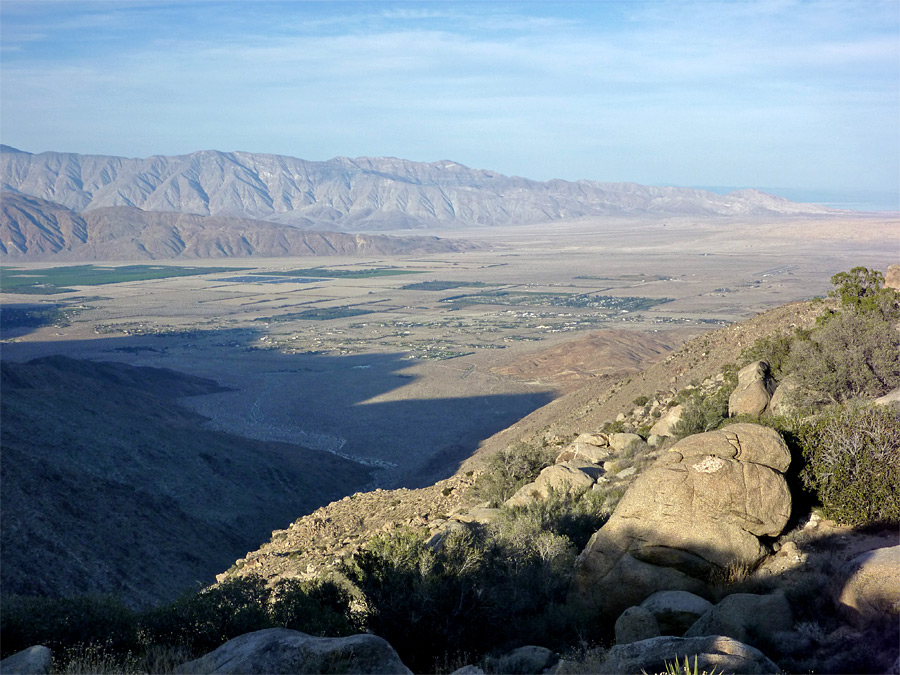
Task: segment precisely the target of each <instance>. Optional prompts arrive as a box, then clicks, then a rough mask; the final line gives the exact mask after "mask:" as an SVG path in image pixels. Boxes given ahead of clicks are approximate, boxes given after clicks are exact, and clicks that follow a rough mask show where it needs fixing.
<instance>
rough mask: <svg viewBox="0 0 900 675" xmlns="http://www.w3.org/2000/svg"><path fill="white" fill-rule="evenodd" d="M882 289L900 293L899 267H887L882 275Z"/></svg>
mask: <svg viewBox="0 0 900 675" xmlns="http://www.w3.org/2000/svg"><path fill="white" fill-rule="evenodd" d="M884 287H885V288H893V289H894V290H897V291H900V265H888V268H887V272H886V273H885V275H884Z"/></svg>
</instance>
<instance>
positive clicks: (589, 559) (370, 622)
mask: <svg viewBox="0 0 900 675" xmlns="http://www.w3.org/2000/svg"><path fill="white" fill-rule="evenodd" d="M892 275H897V276H898V277H900V269H897V270H891V273H890V274H889V275H888V280H889V282H890V283H891V284H894V283H896V285H897V286H900V278H898V279H897V280H896V282H895V281H893V276H892ZM835 280H836V281H835V283H836V285H837V284H838V283H842V284H843V285H841V286H840V287H839V288H840V290H841V294H840V295H839V298H840V302H838V301H837V297H838V294H835V295H836V299H835V301H834V302H832V303H830V304H825V303H820V304H819V305H818V306H815V305H812V304H803V305H795V306H789V307H782V308H778V309H777V310H774V311H772V312H769V313H766V314H765V315H762V316H760V317H757V318H756V319H754V320H752V321H750V322H747V323H746V324H742V325H741V326H732V327H729V328H727V329H723V330H722V331H717V332H716V333H713V334H710V335H707V336H703V337H701V338H697V339H695V340H693V341H692V342H690V343H688V344H687V345H685V347H684V348H682V349H681V350H679V351H678V352H677V353H675V354H672V355H670V356H669V357H667V358H666V359H665V361H664V362H662V363H658V364H656V365H654V366H652V367H651V368H650V369H648V370H647V371H645V372H644V373H641V374H640V375H639V376H632V377H631V378H630V379H627V380H623V381H621V382H620V383H619V384H618V385H616V386H614V387H613V388H611V389H610V390H609V391H607V392H605V395H603V396H601V397H591V396H590V394H588V393H585V392H575V393H573V394H570V395H567V396H566V397H563V398H562V399H560V400H558V401H556V402H554V403H553V404H551V405H550V406H548V408H550V409H551V411H552V412H547V411H544V416H541V415H532V416H530V417H531V419H528V418H526V420H523V422H522V423H521V424H520V425H517V427H515V428H513V429H511V430H507V431H506V432H503V433H502V434H498V436H497V437H495V439H492V440H491V441H490V442H489V443H486V444H485V445H486V448H487V447H489V446H490V445H491V444H492V443H493V444H495V445H501V450H498V451H495V452H494V453H493V454H491V455H489V456H482V457H477V458H475V459H473V461H472V462H471V463H470V464H469V465H467V466H465V467H463V469H462V470H461V471H460V473H459V474H457V475H456V476H454V477H453V478H451V479H448V480H446V481H442V482H440V483H438V484H436V485H434V486H431V487H428V488H425V489H421V490H396V491H383V490H378V491H375V492H369V493H358V494H355V495H352V496H349V497H345V498H343V499H342V500H340V501H338V502H334V503H332V504H329V505H328V506H325V507H322V508H320V509H318V510H317V511H316V512H314V513H312V514H310V515H309V516H305V517H303V518H301V519H299V520H297V521H295V522H294V523H293V524H292V525H291V526H290V527H289V528H287V529H286V530H279V531H276V532H274V533H273V536H272V539H271V540H270V541H269V542H268V543H267V544H265V545H264V546H263V547H262V548H261V549H259V550H258V551H255V552H251V553H248V554H247V555H246V556H245V557H243V558H241V559H239V560H238V561H237V562H236V563H235V565H234V566H233V567H232V568H231V569H230V570H228V571H227V572H225V573H224V574H222V575H220V576H219V578H218V579H219V586H218V587H217V588H218V589H220V590H221V591H222V592H225V593H228V592H233V590H234V589H239V588H241V587H242V586H241V585H240V584H241V583H243V584H244V586H243V587H244V588H254V586H253V584H258V586H256V587H255V588H256V589H257V592H259V591H261V590H262V589H263V588H265V587H269V588H274V589H275V591H276V593H275V595H274V596H272V597H273V598H274V600H273V602H276V603H277V602H278V592H280V591H279V589H284V588H288V587H290V584H291V583H296V584H299V587H301V588H312V589H313V590H312V591H310V592H317V593H321V590H322V587H316V586H309V587H303V586H302V584H303V583H306V582H311V581H313V580H315V583H319V582H320V581H321V580H323V579H326V580H328V583H330V584H336V586H335V587H338V586H342V587H343V588H345V589H346V588H352V594H353V595H352V604H351V605H347V607H346V608H347V609H350V608H351V607H355V609H354V610H353V611H356V612H359V613H360V614H362V615H364V616H365V617H366V622H367V623H366V626H367V627H369V628H370V629H371V630H372V632H374V633H375V634H376V635H378V636H379V637H376V636H375V635H349V636H346V637H318V636H313V635H311V634H307V633H306V632H300V631H297V630H288V629H285V628H273V627H271V624H269V626H270V627H268V628H267V629H265V630H255V631H253V630H245V631H240V634H239V633H237V632H235V633H232V634H231V635H230V636H229V637H233V639H231V640H229V641H227V642H225V643H224V644H221V646H219V647H218V648H216V649H214V650H212V651H209V653H205V654H193V655H192V656H194V657H199V658H194V659H192V660H187V659H182V662H181V664H180V665H179V666H178V667H177V668H176V669H175V672H185V673H187V672H190V673H238V672H259V673H262V672H266V673H288V672H348V671H349V672H371V673H383V672H410V671H409V670H408V669H407V666H412V667H413V668H414V669H415V670H416V672H433V671H440V672H447V673H451V672H452V673H456V675H464V674H465V675H477V674H478V673H485V672H490V673H560V674H562V673H585V672H591V673H641V672H650V673H660V672H667V671H668V672H671V670H670V669H671V668H672V667H673V663H674V661H675V660H676V659H680V658H683V657H688V658H689V665H688V666H686V667H685V670H688V669H690V670H691V672H694V670H696V671H698V672H699V671H700V670H703V671H705V672H730V673H779V672H825V673H839V672H876V673H884V672H890V673H898V672H900V640H898V637H897V636H898V630H900V587H898V585H897V583H896V581H897V579H898V578H900V533H898V530H897V527H896V523H897V521H898V520H900V491H898V484H900V473H898V468H897V467H898V466H900V462H898V460H900V457H898V453H900V408H898V400H900V335H898V320H900V296H898V295H897V293H896V292H894V291H893V290H891V289H892V288H893V287H894V286H888V287H886V289H882V288H881V284H880V281H881V277H880V275H877V274H872V273H870V272H869V271H868V270H864V269H862V268H856V269H855V270H853V271H851V273H850V274H849V275H845V276H844V277H841V275H837V276H836V277H835ZM848 280H849V281H848ZM856 282H859V284H860V285H858V286H853V284H854V283H856ZM866 284H868V285H866ZM817 316H818V317H821V318H819V320H818V321H817V320H816V317H817ZM798 328H799V329H802V330H799V331H797V330H795V329H798ZM848 336H851V337H852V339H853V342H852V346H853V349H852V350H849V349H848V348H847V345H848V344H851V343H848V339H850V338H848ZM835 345H837V349H834V347H835ZM748 348H749V349H748ZM763 353H764V354H765V355H766V358H767V360H764V359H761V358H758V356H759V355H760V354H763ZM754 355H755V356H754ZM860 355H863V356H865V358H866V359H867V360H866V361H865V364H862V362H857V361H853V360H852V359H854V358H857V357H858V356H860ZM811 356H812V358H811ZM829 359H832V360H834V359H837V360H836V361H835V362H834V363H833V364H831V370H828V369H826V370H824V371H823V372H824V373H825V375H827V376H828V377H823V376H822V375H817V376H815V377H812V376H810V373H812V372H813V371H814V370H815V369H816V368H818V367H820V365H821V362H824V361H827V360H829ZM736 361H737V362H738V363H735V362H736ZM798 364H800V366H802V368H803V369H806V370H803V369H800V370H798V367H799V366H798ZM866 369H868V370H866ZM835 373H840V374H841V376H842V377H843V378H845V380H842V379H840V378H835V377H834V374H835ZM862 375H871V377H869V379H868V380H866V379H865V378H863V377H862ZM829 378H830V379H829ZM635 387H636V388H635ZM888 388H893V389H892V390H891V391H885V390H886V389H888ZM636 391H639V392H640V393H639V394H636ZM576 394H577V395H576ZM579 396H580V397H581V398H579ZM560 401H562V402H563V404H564V405H565V404H569V405H568V407H565V408H560V407H559V405H560ZM548 420H552V423H548ZM563 429H565V430H566V433H561V431H562V430H563ZM523 440H526V441H531V444H530V445H529V444H527V443H522V442H521V441H523ZM513 441H519V442H518V443H515V442H513ZM535 441H536V442H535ZM485 455H487V451H486V450H485ZM538 459H540V462H539V463H536V461H537V460H538ZM857 459H859V461H856V460H857ZM529 463H530V466H528V467H526V469H527V470H523V469H522V467H523V465H526V464H529ZM510 478H514V479H515V480H509V479H510ZM519 478H522V479H521V480H519ZM816 500H817V501H818V504H819V505H818V506H816ZM579 519H580V520H579ZM576 521H578V522H580V523H582V524H584V523H589V524H593V527H592V528H591V530H590V532H592V535H591V536H590V537H589V539H588V537H587V536H585V537H584V538H583V539H582V538H580V537H581V535H580V534H579V533H578V531H577V530H578V528H577V527H573V524H577V523H576ZM842 522H843V523H844V524H842ZM575 542H577V550H574V549H575V546H576V543H575ZM576 554H577V555H576ZM510 582H512V583H510ZM317 588H318V590H316V589H317ZM497 588H500V589H501V590H502V592H501V593H500V595H499V596H498V595H497V594H496V589H497ZM560 589H562V591H563V592H562V593H561V594H560V593H559V591H560ZM213 590H214V589H208V590H207V596H206V597H217V596H215V595H213V594H212V592H213ZM199 597H200V598H201V599H202V598H203V597H204V596H203V594H201V595H200V596H199ZM310 597H313V596H310ZM348 597H350V596H348ZM304 607H306V608H307V610H309V611H312V610H311V609H309V608H310V607H311V606H309V605H304ZM435 608H437V610H436V611H435ZM351 613H352V612H351ZM172 618H173V619H174V618H175V617H174V615H172ZM478 622H482V623H478ZM473 625H475V626H476V627H477V630H476V631H475V633H474V634H473V633H472V632H471V630H470V629H471V627H472V626H473ZM467 631H469V632H467ZM560 631H567V632H568V633H569V634H572V633H576V634H579V635H582V636H588V639H589V640H590V642H589V643H588V644H587V645H584V644H583V645H581V646H580V647H579V646H576V645H574V644H572V643H571V642H568V643H567V642H566V641H565V640H564V639H561V638H560V635H561V632H560ZM486 633H490V635H486ZM522 636H528V637H527V638H523V637H522ZM382 638H384V639H382ZM386 640H387V641H386ZM430 641H433V642H430ZM220 643H221V641H218V642H216V643H215V644H220ZM523 643H524V644H523ZM466 645H474V646H475V648H474V650H473V652H467V651H466V650H465V649H464V647H465V646H466ZM473 654H474V656H473ZM440 656H443V659H444V660H443V661H439V660H435V657H440ZM10 658H11V659H15V661H9V660H7V661H4V662H3V663H2V664H0V668H2V669H3V672H46V668H48V667H49V666H48V665H47V664H48V663H49V661H48V659H49V655H48V653H47V652H46V651H42V650H41V649H40V648H32V649H31V650H26V652H22V653H21V654H17V655H15V656H13V657H10ZM25 664H27V665H25ZM35 664H36V665H35ZM40 668H45V670H43V671H40V670H39V669H40ZM28 669H31V670H28Z"/></svg>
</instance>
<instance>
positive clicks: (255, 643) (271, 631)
mask: <svg viewBox="0 0 900 675" xmlns="http://www.w3.org/2000/svg"><path fill="white" fill-rule="evenodd" d="M175 672H176V673H190V674H191V675H200V674H204V673H235V674H237V673H242V674H248V675H249V674H253V673H259V674H262V673H271V674H273V675H275V674H281V673H284V674H287V673H410V675H411V673H412V671H411V670H410V669H409V668H407V667H406V666H405V665H403V662H402V661H400V657H399V656H397V652H395V651H394V649H393V647H391V646H390V645H389V644H388V643H387V641H385V640H384V639H382V638H380V637H378V636H376V635H351V636H349V637H344V638H320V637H313V636H312V635H307V634H306V633H301V632H300V631H296V630H288V629H287V628H267V629H266V630H259V631H255V632H253V633H247V634H246V635H241V636H239V637H236V638H234V639H233V640H229V641H228V642H226V643H225V644H223V645H222V646H221V647H219V648H218V649H216V650H215V651H212V652H210V653H209V654H207V655H206V656H201V657H200V658H199V659H196V660H194V661H189V662H187V663H185V664H182V665H180V666H179V667H178V668H176V669H175Z"/></svg>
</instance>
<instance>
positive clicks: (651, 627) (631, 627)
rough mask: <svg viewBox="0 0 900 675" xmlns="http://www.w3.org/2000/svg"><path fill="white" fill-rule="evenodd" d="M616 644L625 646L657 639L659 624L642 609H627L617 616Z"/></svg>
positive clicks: (647, 611) (650, 614) (648, 612)
mask: <svg viewBox="0 0 900 675" xmlns="http://www.w3.org/2000/svg"><path fill="white" fill-rule="evenodd" d="M614 628H615V633H616V644H617V645H627V644H629V643H631V642H638V641H640V640H647V639H649V638H652V637H659V636H660V635H661V634H662V633H661V632H660V630H659V623H658V622H657V621H656V617H655V616H653V613H652V612H650V611H649V610H647V609H644V608H643V607H629V608H628V609H626V610H625V611H624V612H622V613H621V614H620V615H619V618H618V619H616V625H615V627H614Z"/></svg>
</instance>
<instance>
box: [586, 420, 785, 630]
mask: <svg viewBox="0 0 900 675" xmlns="http://www.w3.org/2000/svg"><path fill="white" fill-rule="evenodd" d="M790 461H791V457H790V452H789V450H788V448H787V445H786V444H785V442H784V440H783V439H782V438H781V436H780V435H779V434H778V432H776V431H774V430H773V429H770V428H767V427H762V426H759V425H756V424H733V425H731V426H729V427H727V428H725V429H722V430H719V431H711V432H708V433H705V434H697V435H695V436H689V437H688V438H685V439H683V440H681V441H679V442H678V443H677V444H676V445H674V446H673V447H672V448H671V449H670V450H669V451H668V452H666V453H665V454H664V455H663V456H662V457H660V458H659V459H658V460H657V461H656V462H655V463H654V464H653V465H652V466H651V467H650V468H649V469H647V470H646V471H645V472H644V473H643V474H642V475H641V476H640V477H638V479H637V480H636V481H635V482H634V484H633V485H632V486H631V488H630V489H629V490H628V492H626V493H625V495H624V496H623V497H622V500H621V501H620V502H619V505H618V506H617V507H616V510H615V512H614V513H613V515H612V516H611V517H610V519H609V521H607V523H606V524H605V525H604V526H603V527H602V528H601V529H600V530H598V531H597V532H596V533H595V534H594V536H593V537H592V538H591V540H590V541H589V542H588V545H587V546H586V547H585V549H584V551H582V553H581V555H580V556H579V557H578V562H577V565H576V576H575V581H574V584H573V587H572V591H571V593H570V602H572V603H574V604H575V605H576V606H580V607H581V608H582V609H584V610H587V611H588V612H589V613H601V612H602V613H603V614H605V615H607V616H609V615H613V616H618V615H619V614H620V613H621V612H622V611H623V610H624V609H626V608H627V607H631V606H632V605H639V604H640V603H641V602H642V601H643V600H644V599H645V598H647V597H648V596H649V595H651V594H652V593H655V592H657V591H663V590H680V591H688V592H691V593H696V594H698V595H701V596H703V595H707V594H708V590H707V583H706V580H707V579H708V578H709V575H710V573H712V572H713V571H715V570H716V569H721V568H725V567H727V566H729V565H731V564H733V563H746V564H748V565H752V564H755V563H756V562H757V561H758V560H760V559H761V558H762V557H763V556H764V555H765V554H766V552H767V551H766V548H765V547H764V546H763V544H762V543H761V542H760V539H759V538H760V537H771V536H776V535H778V534H780V533H781V531H782V530H783V529H784V527H785V525H786V524H787V522H788V519H789V517H790V514H791V495H790V492H789V490H788V486H787V482H786V481H785V479H784V475H783V474H784V472H785V471H786V470H787V468H788V466H789V465H790Z"/></svg>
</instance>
